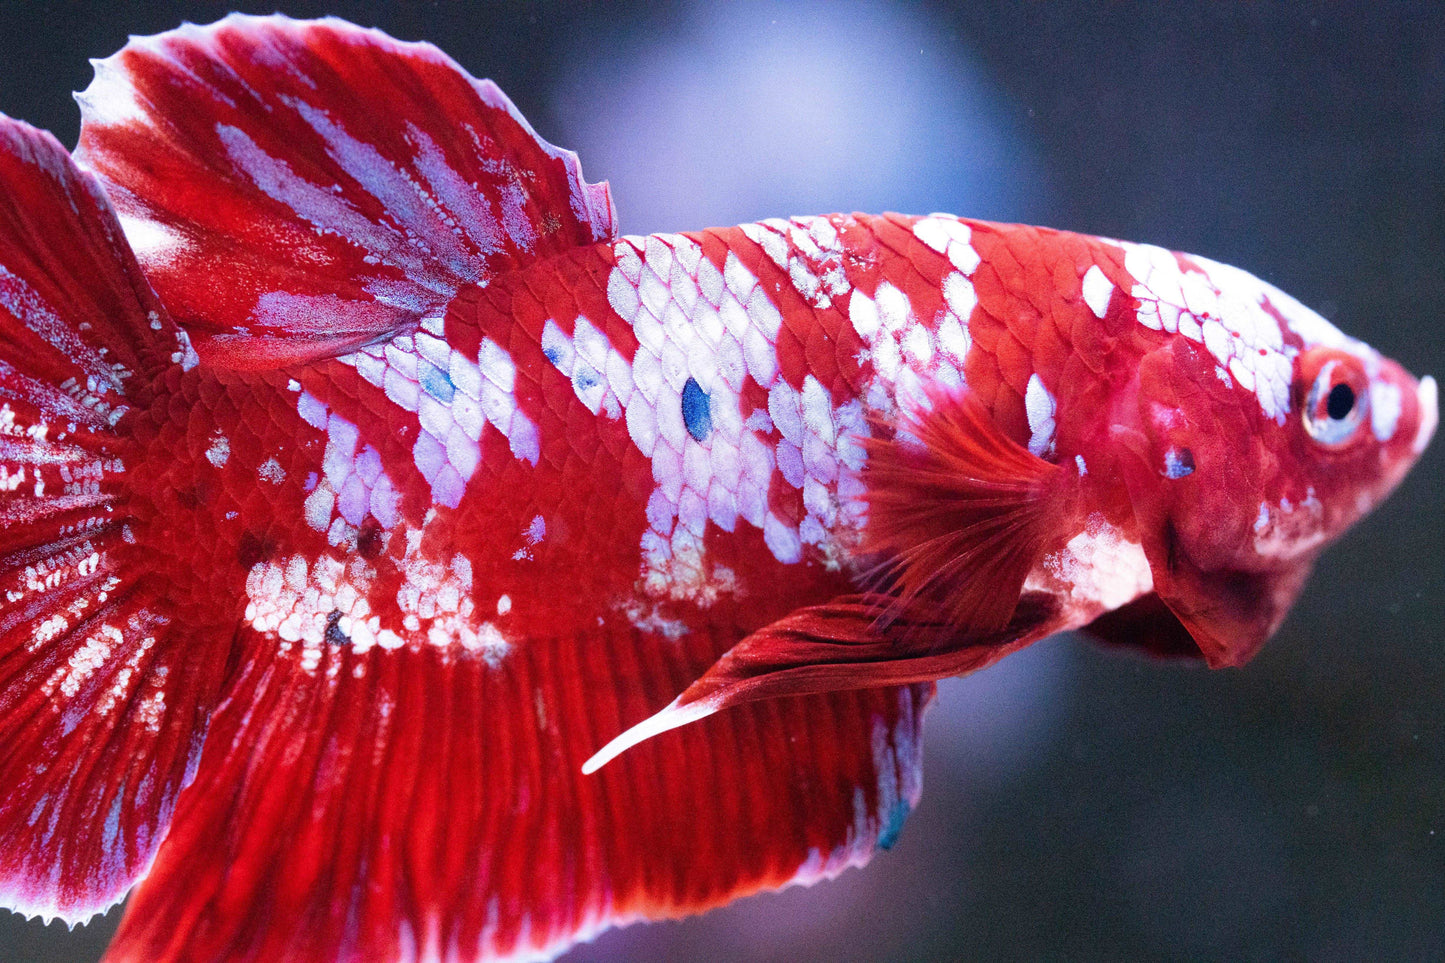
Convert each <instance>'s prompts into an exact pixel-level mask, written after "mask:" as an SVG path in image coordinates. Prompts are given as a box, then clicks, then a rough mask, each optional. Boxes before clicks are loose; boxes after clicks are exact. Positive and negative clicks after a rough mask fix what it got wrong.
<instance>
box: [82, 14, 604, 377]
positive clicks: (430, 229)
mask: <svg viewBox="0 0 1445 963" xmlns="http://www.w3.org/2000/svg"><path fill="white" fill-rule="evenodd" d="M79 100H80V104H81V108H82V112H83V118H84V119H83V123H82V127H81V135H80V146H79V148H78V149H77V151H76V157H77V159H78V160H79V161H80V162H81V163H82V164H83V165H84V166H87V167H89V168H91V169H92V170H94V171H95V172H96V173H97V174H98V175H99V176H100V178H101V180H102V182H103V183H105V185H106V187H107V190H108V191H109V192H110V193H111V196H112V199H113V200H114V202H115V204H116V207H117V209H118V210H119V211H120V214H121V217H122V220H123V222H124V223H125V224H126V229H127V232H128V233H129V235H130V238H131V241H132V243H133V244H134V245H135V247H136V250H137V251H138V253H139V255H140V257H141V261H142V263H143V264H144V265H145V268H146V271H147V274H148V275H149V277H150V279H151V282H152V283H153V284H154V285H155V287H156V290H157V291H158V292H159V293H160V295H161V297H162V299H163V300H164V301H165V303H166V304H167V306H168V307H169V308H170V310H171V312H172V314H174V315H175V317H176V318H177V320H179V321H180V322H181V323H182V324H183V325H184V326H185V327H186V328H187V330H188V331H190V332H191V334H192V336H193V337H195V338H196V342H197V347H198V349H199V350H200V351H201V352H202V354H203V355H206V356H207V357H208V358H212V359H214V360H216V361H217V362H220V363H226V364H230V365H234V366H238V367H264V366H281V365H285V364H288V363H292V362H297V361H305V360H309V359H314V358H318V357H325V356H331V355H336V354H341V353H343V352H345V351H346V350H349V349H352V348H355V347H358V346H361V345H363V344H366V343H369V342H374V341H378V340H384V339H387V338H389V337H391V336H392V335H395V334H397V333H399V332H401V331H404V330H407V329H408V328H409V327H410V326H414V325H415V324H416V323H417V322H418V321H420V320H421V319H423V318H427V317H438V318H439V317H440V315H441V312H442V310H443V309H444V307H445V305H446V304H447V302H448V301H450V300H451V298H452V297H453V295H455V293H456V291H457V289H458V288H459V287H461V286H463V285H466V284H484V283H486V281H487V280H488V279H490V278H492V277H495V276H496V275H497V274H498V273H499V272H502V271H505V270H508V269H509V268H512V267H515V266H517V265H518V264H521V263H524V262H525V261H528V260H530V259H533V258H540V257H545V256H546V255H548V254H552V253H556V252H558V251H562V250H565V249H567V248H569V247H574V246H576V245H580V244H590V243H593V242H595V241H601V240H605V239H608V238H610V237H612V236H613V234H614V232H615V227H614V223H615V215H614V212H613V209H612V204H611V200H610V198H609V196H608V193H607V188H606V185H605V184H601V185H589V184H587V183H586V182H585V181H583V179H582V175H581V169H580V167H579V166H578V163H577V158H576V155H574V154H572V153H571V152H570V151H564V150H559V149H557V148H555V147H552V146H551V145H549V144H547V143H546V142H545V141H543V140H541V139H540V138H539V137H537V135H536V134H535V133H534V132H533V131H532V129H531V128H530V127H529V126H528V125H527V122H526V121H525V120H523V119H522V117H521V115H520V114H518V113H517V111H516V109H515V108H514V107H513V106H512V104H511V102H510V101H508V100H507V98H506V97H505V96H504V95H503V94H502V92H501V91H500V90H498V89H497V87H496V86H495V85H494V84H492V83H491V82H490V81H478V80H475V79H474V78H472V77H471V76H469V75H468V74H467V73H466V72H465V71H464V70H462V69H461V68H460V67H459V66H458V65H457V64H456V63H455V62H454V61H453V60H451V59H450V58H449V57H447V56H446V55H445V54H443V53H441V52H440V51H439V50H437V49H436V48H435V47H433V46H431V45H429V44H423V43H400V42H398V41H395V40H392V39H391V38H389V37H387V36H385V35H383V34H381V33H379V32H377V31H374V30H363V29H361V28H358V27H354V26H352V25H350V24H347V23H344V22H342V21H339V20H321V21H310V22H304V21H293V20H289V19H287V18H285V17H282V16H271V17H247V16H241V15H232V16H230V17H227V18H226V19H224V20H222V21H220V22H219V23H216V24H214V25H212V26H209V27H194V26H187V27H183V28H181V29H180V30H175V31H171V32H169V33H165V34H161V35H159V36H155V37H144V38H133V39H132V40H131V42H130V43H129V44H127V45H126V47H125V48H124V49H123V50H121V51H120V53H118V54H116V55H115V56H114V57H111V58H109V59H108V60H104V61H101V62H99V63H98V64H97V67H96V76H95V80H94V82H93V83H92V84H91V85H90V87H89V88H88V89H87V90H86V91H85V92H84V93H83V94H81V95H80V96H79Z"/></svg>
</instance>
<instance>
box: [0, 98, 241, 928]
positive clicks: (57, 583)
mask: <svg viewBox="0 0 1445 963" xmlns="http://www.w3.org/2000/svg"><path fill="white" fill-rule="evenodd" d="M193 358H194V355H193V354H192V353H191V352H190V348H189V345H188V343H187V342H186V340H185V338H184V337H183V336H182V335H181V333H180V332H179V330H178V329H177V328H176V327H175V326H174V325H173V324H172V323H171V322H170V320H169V319H168V318H166V317H165V316H164V314H163V313H162V312H161V310H160V307H159V305H158V304H157V303H156V302H155V300H154V297H153V295H152V294H151V293H150V291H149V289H148V288H147V287H146V285H145V282H144V281H143V280H141V277H140V273H139V270H138V268H137V267H136V264H135V260H134V258H133V257H131V255H130V252H129V250H128V249H127V248H126V247H125V243H124V239H123V237H122V235H121V232H120V226H119V224H118V223H117V222H116V220H115V217H114V215H113V214H112V212H111V211H110V209H109V207H108V205H107V204H106V202H105V199H104V197H103V196H102V195H101V193H100V191H99V188H98V187H97V186H96V185H95V184H94V182H93V181H92V180H91V179H90V178H88V177H86V176H85V175H83V174H81V173H80V172H78V171H77V170H76V169H75V168H74V166H73V165H72V164H71V162H70V158H69V156H68V155H67V154H66V153H65V151H64V149H63V148H61V146H60V145H59V144H57V143H56V142H55V140H54V139H53V138H51V137H50V135H49V134H45V133H41V132H39V131H36V130H34V129H33V128H30V127H28V126H26V125H24V124H21V123H18V122H16V121H12V120H10V119H8V118H3V117H0V905H3V906H6V907H9V908H11V909H15V910H18V911H20V912H22V913H26V914H39V915H41V916H45V917H57V916H58V917H60V918H62V919H65V920H68V921H71V922H74V921H77V920H84V919H86V918H87V917H89V916H90V915H92V914H93V913H97V912H101V911H103V910H105V909H106V908H107V907H109V906H110V905H112V904H113V903H115V902H116V901H117V900H119V899H120V898H121V896H122V895H124V893H125V891H126V890H127V889H128V888H129V887H130V885H131V883H132V882H133V881H134V880H135V879H136V878H137V877H138V876H139V875H140V874H142V873H143V872H144V871H145V868H146V867H147V866H148V865H149V864H150V861H151V859H152V857H153V856H154V854H155V851H156V847H157V845H158V844H159V843H160V840H161V838H162V836H163V835H164V833H165V829H166V825H167V823H168V821H169V817H170V812H171V809H172V807H173V805H174V802H175V798H176V795H177V793H178V792H179V790H180V788H181V786H182V785H183V784H184V783H185V782H186V781H187V779H188V778H189V774H190V772H191V771H192V767H193V765H194V763H195V761H196V759H197V756H198V753H199V749H200V735H201V732H202V728H203V725H204V707H205V704H206V703H207V702H208V701H209V700H211V699H213V697H214V696H213V693H214V689H215V685H216V683H215V680H214V679H213V678H212V677H211V676H212V675H214V673H215V671H216V670H215V669H214V668H213V667H210V666H208V665H206V664H205V661H204V660H197V659H196V649H195V644H196V640H195V639H194V638H187V637H184V634H182V633H179V632H178V630H177V627H176V626H175V625H174V624H173V623H172V622H171V619H170V617H169V616H168V615H167V613H166V612H165V609H164V606H163V605H162V604H160V603H159V602H158V601H157V599H156V598H155V596H154V594H153V593H151V592H149V591H148V590H147V589H145V588H144V587H142V585H141V584H140V582H139V579H138V577H137V572H138V566H137V565H136V564H135V560H134V559H133V558H132V556H131V554H130V553H131V548H130V540H129V539H128V530H127V525H128V523H129V519H128V514H127V505H126V492H125V472H126V462H127V458H128V457H129V455H130V453H131V450H130V448H129V447H128V445H127V442H126V439H125V432H124V429H125V425H126V414H127V412H128V411H129V410H131V408H132V407H133V406H136V405H143V404H144V403H145V402H146V401H147V399H148V398H149V397H150V396H151V394H152V389H151V381H152V379H153V378H154V377H155V376H156V375H157V374H158V373H159V372H160V371H162V370H164V369H166V368H169V367H170V366H171V365H172V364H173V363H180V364H182V365H185V364H189V363H192V361H193ZM178 636H179V637H178ZM177 643H180V644H177ZM181 652H185V653H186V654H187V655H188V658H186V659H182V658H180V654H181Z"/></svg>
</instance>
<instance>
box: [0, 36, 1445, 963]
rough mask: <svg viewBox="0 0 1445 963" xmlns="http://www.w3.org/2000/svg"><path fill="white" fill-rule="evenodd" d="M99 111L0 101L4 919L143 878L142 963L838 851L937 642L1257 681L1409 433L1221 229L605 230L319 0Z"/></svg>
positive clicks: (848, 225) (783, 865)
mask: <svg viewBox="0 0 1445 963" xmlns="http://www.w3.org/2000/svg"><path fill="white" fill-rule="evenodd" d="M80 102H81V105H82V108H83V110H84V125H83V128H82V132H81V137H80V146H79V149H78V150H77V152H76V154H75V161H74V162H72V160H71V158H70V157H68V156H67V155H66V154H65V152H64V151H63V150H62V149H61V147H60V146H59V145H58V144H57V143H56V142H55V141H54V140H53V139H52V138H51V137H50V136H49V135H48V134H44V133H41V132H38V131H36V130H34V129H32V128H30V127H27V126H26V125H24V124H22V123H19V122H16V121H11V120H4V121H3V123H0V519H3V526H4V527H3V532H0V591H3V597H0V903H3V904H4V905H5V906H8V907H10V908H12V909H15V910H19V911H21V912H24V913H28V914H40V915H42V916H46V917H60V918H62V919H65V920H70V921H75V920H83V919H85V918H87V917H89V916H90V915H91V914H93V913H97V912H100V911H102V910H104V909H106V908H107V907H109V906H111V905H112V904H114V903H115V902H116V901H118V900H120V899H121V898H122V897H123V896H124V895H125V894H126V893H127V891H129V890H130V889H131V888H132V886H136V888H135V892H134V894H133V895H132V896H131V904H130V907H129V909H128V911H127V912H126V914H125V916H124V918H123V920H122V922H121V924H120V929H119V932H118V933H117V935H116V937H115V940H114V943H113V945H112V946H111V948H110V950H109V953H108V954H107V956H106V959H107V960H108V961H112V963H121V961H144V963H165V961H238V960H241V961H246V960H250V961H271V960H288V961H298V963H321V961H331V960H346V961H359V960H393V959H395V960H420V959H426V960H443V959H445V960H457V961H475V960H499V959H514V960H515V959H537V958H541V957H546V956H548V955H553V954H556V953H558V952H560V951H562V950H563V949H565V948H566V947H567V946H568V945H570V944H571V943H573V942H575V941H577V940H580V939H586V938H588V937H590V936H591V935H593V934H596V933H597V932H599V931H600V930H602V929H604V928H606V927H608V926H613V925H618V924H621V923H626V922H629V921H633V920H638V919H643V918H659V917H668V916H678V915H681V914H686V913H692V912H696V911H698V910H701V909H704V908H706V907H709V906H715V905H718V904H720V903H723V902H726V901H728V900H730V899H733V898H734V897H737V896H739V895H742V894H745V893H750V892H754V891H757V890H760V889H766V888H777V887H781V886H784V885H787V884H789V883H796V882H804V883H806V882H811V881H814V880H817V879H820V878H824V877H829V876H833V875H835V874H837V873H838V872H840V871H841V870H842V869H844V868H845V867H848V866H855V865H861V864H862V863H864V862H866V861H867V860H868V858H869V857H870V855H871V854H872V853H873V852H874V850H875V849H876V848H877V847H880V846H885V847H886V846H888V845H889V844H890V843H891V841H892V839H893V838H894V837H895V836H896V835H897V833H898V831H899V829H900V826H901V823H902V821H903V819H904V817H905V816H906V815H907V813H908V811H909V808H910V807H911V806H912V805H913V804H914V803H915V802H916V800H917V797H918V793H919V785H920V783H919V726H920V722H921V718H922V715H923V710H924V707H925V706H926V705H927V703H928V701H929V699H930V698H931V696H932V693H933V685H932V683H933V680H936V679H939V678H942V677H946V676H950V675H955V674H959V673H964V672H970V671H973V670H975V669H979V668H982V667H984V666H986V665H988V664H989V663H991V662H993V661H995V660H997V659H999V658H1001V657H1002V656H1004V655H1006V654H1007V653H1009V652H1012V651H1014V650H1016V649H1018V648H1020V647H1022V646H1025V645H1028V644H1029V643H1031V642H1033V641H1035V640H1037V639H1040V638H1042V637H1044V636H1046V635H1050V634H1052V633H1055V632H1059V631H1061V630H1065V629H1077V628H1086V629H1087V630H1088V631H1089V632H1091V633H1093V634H1094V635H1096V636H1098V637H1100V638H1102V639H1104V640H1106V641H1109V642H1112V643H1119V644H1127V645H1134V646H1141V647H1144V648H1146V649H1150V650H1153V651H1158V652H1164V653H1173V654H1187V655H1191V656H1194V657H1198V658H1202V659H1203V660H1205V661H1206V662H1208V663H1209V664H1210V665H1214V666H1225V665H1239V664H1241V663H1243V662H1244V661H1245V660H1247V659H1248V658H1249V657H1250V656H1251V655H1252V654H1253V653H1254V652H1255V650H1256V649H1258V648H1259V646H1260V644H1261V643H1262V642H1264V640H1265V639H1266V638H1267V637H1268V636H1269V635H1270V633H1271V632H1273V631H1274V630H1275V628H1276V627H1277V626H1278V625H1279V624H1280V621H1281V620H1282V619H1283V617H1284V615H1285V613H1286V611H1287V609H1288V607H1289V605H1290V603H1291V601H1292V600H1293V599H1294V597H1295V596H1296V594H1297V593H1298V592H1299V590H1300V586H1301V584H1302V582H1303V581H1304V579H1305V577H1306V574H1307V573H1308V571H1309V568H1310V565H1311V563H1312V562H1313V560H1314V559H1315V558H1316V556H1317V555H1318V554H1319V552H1320V551H1321V550H1322V549H1323V548H1324V546H1325V545H1326V544H1327V543H1328V542H1330V541H1331V540H1332V539H1334V538H1336V537H1337V536H1338V535H1339V534H1340V533H1341V532H1342V531H1344V530H1345V529H1346V528H1347V527H1348V526H1349V525H1350V524H1351V523H1353V522H1354V521H1356V520H1357V519H1359V518H1360V517H1361V516H1362V515H1364V514H1365V513H1366V512H1368V511H1369V510H1370V509H1371V508H1372V507H1373V506H1375V505H1376V504H1377V503H1378V502H1379V501H1380V500H1381V499H1382V498H1383V497H1384V496H1385V495H1386V494H1387V493H1388V492H1389V491H1390V489H1391V488H1392V487H1393V486H1394V485H1395V484H1396V483H1397V482H1398V481H1399V480H1400V478H1401V477H1402V475H1404V473H1405V472H1406V471H1407V470H1408V468H1409V467H1410V465H1411V464H1412V463H1413V462H1414V461H1415V460H1416V458H1417V457H1418V456H1419V454H1420V452H1421V451H1422V450H1423V448H1424V447H1425V445H1426V444H1427V443H1428V442H1429V440H1430V437H1431V435H1432V433H1433V431H1434V428H1435V422H1436V397H1435V383H1434V381H1433V380H1431V379H1429V378H1426V379H1423V380H1422V381H1420V382H1418V383H1417V382H1416V381H1415V379H1413V378H1412V377H1411V376H1410V375H1409V374H1407V373H1406V372H1405V371H1404V370H1403V369H1402V368H1401V367H1400V366H1399V365H1397V364H1395V363H1394V362H1393V361H1389V360H1387V359H1384V358H1382V357H1380V355H1378V354H1377V353H1376V352H1375V351H1373V350H1372V349H1370V348H1369V347H1367V346H1366V345H1364V344H1361V343H1360V342H1358V341H1355V340H1353V339H1350V338H1348V337H1346V336H1344V335H1342V334H1341V333H1340V332H1338V331H1337V330H1335V328H1333V327H1332V326H1331V325H1330V324H1329V323H1327V322H1326V321H1324V320H1323V319H1322V318H1320V317H1319V316H1318V315H1316V314H1314V313H1313V312H1311V311H1309V310H1308V309H1306V308H1304V307H1303V306H1301V305H1300V304H1299V303H1297V302H1296V301H1294V300H1293V299H1291V298H1290V297H1288V296H1286V295H1285V294H1283V293H1281V292H1279V291H1277V290H1275V289H1274V288H1272V287H1270V286H1269V285H1267V284H1265V283H1263V282H1261V281H1259V280H1256V279H1255V278H1253V277H1251V276H1250V275H1248V274H1246V273H1244V272H1242V271H1239V270H1237V269H1234V268H1230V267H1226V266H1224V265H1221V264H1216V263H1214V262H1212V261H1207V260H1205V259H1203V258H1198V257H1190V256H1186V255H1180V254H1174V253H1170V252H1168V251H1165V250H1161V249H1159V248H1156V247H1150V246H1147V245H1137V244H1125V243H1120V242H1117V241H1111V240H1105V239H1101V238H1094V237H1084V236H1080V235H1076V234H1068V233H1061V232H1058V231H1050V230H1045V229H1041V228H1034V227H1023V226H1017V225H1000V224H989V223H982V222H977V221H970V220H966V219H961V218H956V217H952V216H945V215H932V216H929V217H903V216H899V215H894V214H887V215H882V216H867V215H861V214H852V215H830V216H825V217H805V218H795V219H792V220H771V221H764V222H762V223H760V224H746V225H743V226H741V227H732V228H724V229H715V230H706V231H699V232H696V233H689V234H674V235H655V236H652V237H645V238H644V237H619V236H617V233H616V230H615V223H616V218H615V214H614V210H613V207H612V201H611V198H610V197H609V194H608V191H607V189H606V187H605V185H591V184H588V183H587V182H586V181H584V180H583V179H582V176H581V171H580V168H579V166H578V163H577V159H576V157H575V156H574V155H572V154H570V153H568V152H566V151H562V150H558V149H557V148H554V147H552V146H550V145H548V144H547V143H545V142H543V141H542V140H541V139H540V138H538V137H537V135H536V134H535V133H534V132H533V131H532V129H531V128H530V127H529V126H528V125H527V123H526V121H524V120H523V119H522V118H521V116H519V115H518V113H517V111H516V110H515V108H513V106H512V105H511V104H510V103H509V102H508V101H507V99H506V98H505V97H504V96H503V95H502V93H501V92H500V91H499V90H498V89H497V88H496V87H495V86H493V85H492V84H491V83H489V82H486V81H477V80H474V79H473V78H471V77H470V76H468V75H467V74H466V73H465V72H464V71H463V70H462V69H461V68H460V67H458V66H457V65H456V64H455V63H454V62H453V61H451V60H450V59H448V58H447V57H446V56H444V55H443V54H441V53H440V52H439V51H437V50H436V49H435V48H433V47H431V46H428V45H425V44H405V43H398V42H396V41H393V40H391V39H389V38H388V37H386V36H384V35H382V34H380V33H377V32H375V31H370V30H362V29H359V28H356V27H353V26H350V25H348V24H346V23H343V22H340V21H336V20H325V21H319V22H312V23H303V22H295V21H291V20H287V19H285V18H283V17H279V16H277V17H265V18H251V17H240V16H232V17H228V18H226V19H225V20H223V21H221V22H220V23H218V24H215V25H214V26H211V27H205V28H198V27H191V26H188V27H184V28H182V29H180V30H177V31H174V32H172V33H168V34H163V35H161V36H158V37H152V38H145V39H136V40H133V41H131V43H130V44H129V45H128V46H126V48H125V49H124V50H122V51H121V52H120V53H119V54H117V55H116V56H115V57H112V58H111V59H109V60H106V61H103V62H101V63H99V64H98V66H97V70H96V79H95V82H94V83H93V84H92V85H91V87H90V88H89V89H88V90H87V91H86V92H85V93H84V94H82V95H81V97H80ZM122 229H123V230H122ZM132 251H134V252H135V253H134V254H133V253H132ZM1241 439H1248V440H1249V443H1248V444H1247V445H1242V444H1240V440H1241ZM684 723H686V725H684ZM668 730H675V731H668ZM136 884H139V885H138V886H137V885H136Z"/></svg>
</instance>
